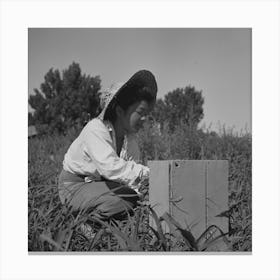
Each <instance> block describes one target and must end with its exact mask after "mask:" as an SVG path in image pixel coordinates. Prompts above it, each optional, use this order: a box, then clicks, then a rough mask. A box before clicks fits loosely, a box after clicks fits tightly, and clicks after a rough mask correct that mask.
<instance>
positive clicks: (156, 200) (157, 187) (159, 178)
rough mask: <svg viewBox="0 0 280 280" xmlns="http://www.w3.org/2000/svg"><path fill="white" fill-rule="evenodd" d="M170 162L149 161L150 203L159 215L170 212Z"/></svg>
mask: <svg viewBox="0 0 280 280" xmlns="http://www.w3.org/2000/svg"><path fill="white" fill-rule="evenodd" d="M169 164H170V162H169V161H149V162H148V166H149V168H150V179H149V180H150V181H149V185H150V187H149V201H150V204H151V206H152V207H153V209H154V210H155V211H156V213H157V214H158V215H162V214H163V213H164V212H169Z"/></svg>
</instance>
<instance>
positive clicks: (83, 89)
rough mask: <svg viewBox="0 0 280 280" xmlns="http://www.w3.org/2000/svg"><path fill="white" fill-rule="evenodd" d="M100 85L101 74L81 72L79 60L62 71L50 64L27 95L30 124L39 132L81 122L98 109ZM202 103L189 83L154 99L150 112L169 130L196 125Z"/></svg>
mask: <svg viewBox="0 0 280 280" xmlns="http://www.w3.org/2000/svg"><path fill="white" fill-rule="evenodd" d="M100 88H101V79H100V77H99V76H95V77H91V76H89V75H86V74H82V71H81V68H80V66H79V64H78V63H75V62H73V63H72V64H71V65H70V66H69V67H68V68H67V69H65V70H63V71H62V73H60V71H59V70H54V69H53V68H51V69H50V70H49V71H48V72H47V74H46V75H45V76H44V82H43V83H41V85H40V89H34V93H35V94H33V95H30V96H29V100H28V102H29V105H30V106H31V107H32V108H33V109H34V113H33V114H31V113H30V112H29V113H28V123H29V125H35V126H36V129H37V131H38V132H39V133H40V132H46V133H53V132H59V133H63V132H65V131H66V130H67V129H68V128H70V127H73V126H75V125H79V126H82V125H83V124H85V123H86V122H87V121H88V120H89V119H91V118H93V117H95V116H97V115H98V113H99V95H100ZM203 104H204V99H203V97H202V92H201V91H197V90H196V89H195V88H194V87H192V86H186V87H185V88H177V89H175V90H173V91H171V92H168V93H167V94H166V95H165V96H164V98H163V99H158V100H157V102H156V106H155V108H154V110H153V112H152V113H151V116H152V119H154V120H156V121H157V122H159V123H160V124H161V125H163V124H167V125H168V127H169V129H170V130H171V131H173V130H174V129H175V127H176V126H178V125H181V124H185V125H187V126H188V127H189V128H191V129H197V126H198V123H199V122H200V121H201V120H202V118H203ZM42 130H43V131H42Z"/></svg>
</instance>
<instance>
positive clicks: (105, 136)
mask: <svg viewBox="0 0 280 280" xmlns="http://www.w3.org/2000/svg"><path fill="white" fill-rule="evenodd" d="M84 145H85V149H86V153H87V154H88V156H89V157H90V158H91V159H92V161H93V162H94V164H95V166H96V169H97V171H98V172H99V174H100V175H101V176H103V177H105V178H106V179H108V180H112V181H117V182H122V183H125V184H127V185H129V186H131V187H132V188H137V186H138V185H139V183H140V182H141V181H143V180H146V178H147V177H149V168H148V167H146V166H144V165H141V164H137V163H136V162H135V161H133V160H129V161H126V160H124V159H122V158H120V157H119V156H118V155H117V153H116V151H115V149H114V145H113V141H112V138H111V135H110V133H109V131H108V129H107V128H106V126H105V125H104V124H103V123H102V122H100V123H99V122H98V121H96V122H95V123H94V125H93V126H91V127H88V129H87V130H85V132H84Z"/></svg>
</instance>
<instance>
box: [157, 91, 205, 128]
mask: <svg viewBox="0 0 280 280" xmlns="http://www.w3.org/2000/svg"><path fill="white" fill-rule="evenodd" d="M203 104H204V98H203V97H202V92H201V91H197V90H196V89H195V88H194V87H192V86H187V87H185V88H177V89H175V90H173V91H171V92H168V93H167V94H166V95H165V96H164V98H163V100H162V99H158V100H157V102H156V106H155V109H154V111H153V113H152V115H153V117H154V118H155V119H156V120H157V121H158V122H160V123H161V124H163V123H165V122H167V123H168V126H169V128H170V129H171V130H173V129H174V128H175V127H176V126H177V125H180V124H182V123H184V124H186V125H187V126H189V127H190V128H192V129H196V128H197V125H198V123H199V122H200V121H201V120H202V118H203V116H204V114H203Z"/></svg>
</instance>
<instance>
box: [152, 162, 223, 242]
mask: <svg viewBox="0 0 280 280" xmlns="http://www.w3.org/2000/svg"><path fill="white" fill-rule="evenodd" d="M148 166H149V167H150V170H151V174H150V190H149V200H150V204H151V205H152V207H153V208H154V210H155V211H156V213H157V214H158V215H159V216H161V215H162V214H163V213H164V212H168V213H169V214H171V215H172V216H173V217H174V218H175V219H176V220H177V221H178V222H179V223H180V224H181V225H182V226H183V227H184V228H187V229H189V230H191V232H192V233H193V235H194V236H195V237H196V238H197V237H199V235H200V234H201V233H202V232H203V231H204V230H205V229H206V228H207V227H208V226H210V225H213V224H214V225H217V226H218V227H220V228H221V229H222V230H223V231H224V232H228V219H227V218H224V217H216V215H218V214H220V213H221V212H222V211H225V210H227V209H228V161H227V160H168V161H149V162H148ZM164 230H168V228H167V225H164Z"/></svg>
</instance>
